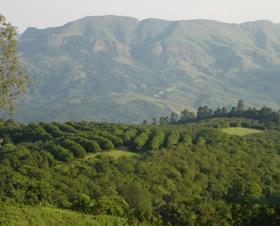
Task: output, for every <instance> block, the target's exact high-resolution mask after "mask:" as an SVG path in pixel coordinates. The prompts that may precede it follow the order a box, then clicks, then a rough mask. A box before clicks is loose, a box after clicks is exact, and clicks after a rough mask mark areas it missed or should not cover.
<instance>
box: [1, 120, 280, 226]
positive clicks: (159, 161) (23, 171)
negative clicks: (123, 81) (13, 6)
mask: <svg viewBox="0 0 280 226" xmlns="http://www.w3.org/2000/svg"><path fill="white" fill-rule="evenodd" d="M237 126H238V127H237ZM279 126H280V124H279V122H276V121H275V122H274V121H271V120H270V119H265V120H255V119H249V118H244V117H242V116H235V117H230V118H229V117H215V118H209V119H201V120H197V121H195V122H192V123H187V124H177V125H126V124H108V123H93V122H66V123H55V122H54V123H43V122H42V123H31V124H28V125H24V124H19V123H15V122H13V121H11V120H8V121H5V122H3V123H2V124H1V128H0V137H1V138H2V139H1V148H0V198H1V199H0V200H1V212H0V224H3V225H14V224H13V222H14V221H13V218H12V216H11V212H13V211H14V212H15V215H16V217H17V218H18V219H19V220H18V222H27V221H28V222H29V225H32V226H33V225H38V222H41V223H40V225H56V224H55V223H52V222H54V221H53V220H54V219H57V222H60V223H61V225H63V224H67V221H68V222H77V219H79V217H80V216H81V215H79V214H81V213H83V214H87V215H85V216H84V217H82V219H81V221H80V225H83V222H86V221H89V222H91V224H86V223H84V225H95V223H96V224H97V225H98V222H99V224H100V225H126V224H127V225H175V226H177V225H178V226H181V225H261V226H265V225H269V226H271V225H279V224H280V199H279V193H280V127H279ZM245 127H246V128H245ZM252 128H255V129H252ZM256 128H257V129H256ZM11 206H14V207H11ZM16 208H18V210H17V211H15V209H16ZM55 208H56V209H55ZM59 209H60V210H59ZM62 209H63V210H62ZM66 210H68V211H66ZM70 210H71V211H70ZM72 211H74V212H72ZM38 216H39V217H38ZM28 219H29V220H28ZM70 219H72V220H70ZM102 222H103V223H102ZM104 222H106V223H104ZM36 223H37V224H36ZM68 225H71V224H68ZM77 225H79V224H77Z"/></svg>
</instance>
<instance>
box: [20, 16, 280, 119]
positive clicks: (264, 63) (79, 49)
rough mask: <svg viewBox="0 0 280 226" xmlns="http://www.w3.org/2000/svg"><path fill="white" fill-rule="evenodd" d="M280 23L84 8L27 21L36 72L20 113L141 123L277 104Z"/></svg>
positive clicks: (29, 65)
mask: <svg viewBox="0 0 280 226" xmlns="http://www.w3.org/2000/svg"><path fill="white" fill-rule="evenodd" d="M279 43H280V25H279V24H273V23H271V22H269V21H256V22H248V23H243V24H226V23H221V22H216V21H208V20H191V21H166V20H157V19H147V20H143V21H139V20H137V19H134V18H128V17H117V16H104V17H86V18H83V19H80V20H77V21H73V22H70V23H67V24H65V25H63V26H61V27H55V28H47V29H36V28H28V29H27V30H26V31H25V32H24V33H23V34H22V35H21V36H20V38H19V40H18V51H19V54H20V55H21V58H22V60H23V61H24V64H25V68H26V70H27V72H28V73H29V74H31V75H32V77H33V86H32V89H31V90H30V92H29V93H28V94H27V95H26V96H25V97H24V98H23V99H21V100H19V104H18V113H17V115H16V118H17V119H18V120H21V121H28V122H29V121H34V120H36V121H54V120H58V121H69V120H70V121H71V120H95V121H96V120H97V121H110V122H129V123H135V122H142V121H143V120H145V119H151V118H152V117H156V118H157V117H160V116H162V115H166V114H169V113H170V112H171V111H174V112H179V111H181V110H183V109H182V108H181V107H182V106H185V107H187V108H188V109H190V110H194V109H195V108H197V107H199V106H201V105H208V106H210V107H213V106H217V105H218V104H221V105H228V104H229V103H233V102H235V101H237V99H239V98H242V99H245V100H246V101H247V102H248V103H250V106H251V107H261V106H264V105H266V104H267V103H269V105H270V107H271V108H273V109H278V108H279V107H280V104H279V103H280V100H279V95H280V93H279V90H280V87H279V84H280V76H279V69H280V68H279V63H280V44H279Z"/></svg>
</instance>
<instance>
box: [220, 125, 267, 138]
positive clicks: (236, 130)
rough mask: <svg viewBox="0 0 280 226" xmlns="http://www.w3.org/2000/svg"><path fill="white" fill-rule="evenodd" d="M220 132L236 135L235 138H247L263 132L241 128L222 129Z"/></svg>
mask: <svg viewBox="0 0 280 226" xmlns="http://www.w3.org/2000/svg"><path fill="white" fill-rule="evenodd" d="M221 130H222V131H223V132H224V133H226V134H229V135H236V136H247V135H250V134H254V133H262V132H263V130H259V129H250V128H243V127H229V128H223V129H221Z"/></svg>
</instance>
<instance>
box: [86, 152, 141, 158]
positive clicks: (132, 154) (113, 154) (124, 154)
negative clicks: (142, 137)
mask: <svg viewBox="0 0 280 226" xmlns="http://www.w3.org/2000/svg"><path fill="white" fill-rule="evenodd" d="M99 155H103V156H110V157H113V158H115V159H118V158H120V157H136V156H140V154H137V153H135V152H131V151H123V150H112V151H104V152H100V153H94V154H88V155H86V157H85V159H92V158H96V157H97V156H99Z"/></svg>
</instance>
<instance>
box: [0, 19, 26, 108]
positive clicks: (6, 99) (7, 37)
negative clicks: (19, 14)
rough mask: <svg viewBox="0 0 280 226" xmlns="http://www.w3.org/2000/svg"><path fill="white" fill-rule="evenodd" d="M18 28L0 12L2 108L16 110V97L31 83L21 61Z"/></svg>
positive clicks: (0, 98)
mask: <svg viewBox="0 0 280 226" xmlns="http://www.w3.org/2000/svg"><path fill="white" fill-rule="evenodd" d="M16 35H17V33H16V28H15V27H14V26H12V25H11V24H10V23H8V22H6V19H5V17H4V16H3V15H1V14H0V108H2V109H4V110H7V111H8V112H9V113H13V112H14V111H15V99H16V98H17V97H18V96H20V95H22V94H23V93H24V92H25V91H26V88H27V86H28V85H29V83H30V77H28V76H27V75H26V74H25V72H24V69H23V67H22V65H21V64H20V62H19V59H18V56H17V49H16V44H17V42H16Z"/></svg>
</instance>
